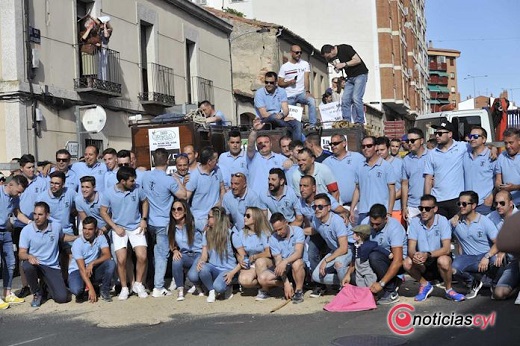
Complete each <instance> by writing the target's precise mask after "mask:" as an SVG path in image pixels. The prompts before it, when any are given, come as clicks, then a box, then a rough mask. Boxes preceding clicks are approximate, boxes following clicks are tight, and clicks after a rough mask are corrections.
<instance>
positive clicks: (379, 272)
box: [368, 251, 404, 292]
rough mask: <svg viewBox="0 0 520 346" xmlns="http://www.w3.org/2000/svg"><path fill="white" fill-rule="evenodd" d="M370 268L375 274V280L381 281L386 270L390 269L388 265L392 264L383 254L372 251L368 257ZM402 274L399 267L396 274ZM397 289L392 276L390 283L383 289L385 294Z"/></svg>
mask: <svg viewBox="0 0 520 346" xmlns="http://www.w3.org/2000/svg"><path fill="white" fill-rule="evenodd" d="M368 260H369V263H370V267H371V268H372V270H373V271H374V273H376V276H377V280H381V279H382V278H383V276H385V274H386V272H387V271H388V268H390V264H391V263H392V260H391V259H389V258H388V256H385V255H384V254H382V253H380V252H377V251H372V252H371V253H370V255H369V257H368ZM402 273H404V270H403V268H402V267H401V268H400V269H399V272H398V274H402ZM396 288H397V276H394V277H393V278H392V279H391V280H390V281H388V282H387V283H386V285H385V287H384V288H383V290H384V291H386V292H393V291H395V289H396Z"/></svg>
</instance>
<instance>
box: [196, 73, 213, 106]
mask: <svg viewBox="0 0 520 346" xmlns="http://www.w3.org/2000/svg"><path fill="white" fill-rule="evenodd" d="M192 88H193V92H192V93H193V95H197V99H196V101H198V102H201V101H204V100H207V101H209V102H211V103H212V104H214V103H215V100H214V98H215V96H214V92H213V81H212V80H209V79H205V78H202V77H193V83H192Z"/></svg>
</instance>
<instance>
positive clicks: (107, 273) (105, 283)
mask: <svg viewBox="0 0 520 346" xmlns="http://www.w3.org/2000/svg"><path fill="white" fill-rule="evenodd" d="M115 270H116V263H115V262H114V261H112V260H108V261H105V262H103V263H101V264H99V265H97V266H95V267H94V270H93V273H92V276H91V277H90V281H91V282H92V284H101V291H102V292H106V293H108V292H110V288H111V287H112V277H113V276H114V271H115ZM69 290H70V292H71V293H72V294H74V295H75V296H77V295H79V294H80V293H83V291H84V290H85V282H84V281H83V278H82V277H81V274H80V272H79V270H75V271H73V272H71V273H70V274H69Z"/></svg>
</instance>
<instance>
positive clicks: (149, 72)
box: [138, 63, 175, 106]
mask: <svg viewBox="0 0 520 346" xmlns="http://www.w3.org/2000/svg"><path fill="white" fill-rule="evenodd" d="M141 75H142V77H143V91H142V92H140V93H139V96H138V97H139V100H140V101H141V102H142V103H153V104H161V105H165V106H173V105H174V104H175V95H174V88H173V83H174V81H173V69H172V68H170V67H166V66H162V65H159V64H155V63H149V64H148V65H145V66H141Z"/></svg>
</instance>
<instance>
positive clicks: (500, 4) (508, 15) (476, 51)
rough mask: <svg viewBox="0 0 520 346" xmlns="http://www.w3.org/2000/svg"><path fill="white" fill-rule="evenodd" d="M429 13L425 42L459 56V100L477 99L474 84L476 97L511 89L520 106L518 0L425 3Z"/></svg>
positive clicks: (519, 13) (429, 0)
mask: <svg viewBox="0 0 520 346" xmlns="http://www.w3.org/2000/svg"><path fill="white" fill-rule="evenodd" d="M425 12H426V41H427V42H428V41H430V40H431V41H432V43H433V47H436V48H447V49H455V50H458V51H460V52H461V55H460V57H459V58H458V59H457V75H458V88H459V92H460V98H461V101H463V100H466V99H467V97H468V96H470V95H471V96H473V94H474V84H473V83H475V93H476V94H477V96H478V95H484V96H491V94H492V95H493V96H494V97H498V95H499V94H500V92H501V91H502V90H504V89H509V90H508V93H509V99H510V100H513V101H515V103H516V105H517V106H520V16H519V15H520V0H426V5H425ZM468 75H469V76H474V77H476V78H471V77H470V78H468ZM484 76H487V77H484ZM465 78H466V79H465Z"/></svg>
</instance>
